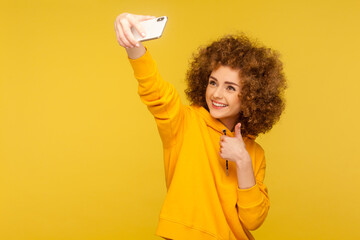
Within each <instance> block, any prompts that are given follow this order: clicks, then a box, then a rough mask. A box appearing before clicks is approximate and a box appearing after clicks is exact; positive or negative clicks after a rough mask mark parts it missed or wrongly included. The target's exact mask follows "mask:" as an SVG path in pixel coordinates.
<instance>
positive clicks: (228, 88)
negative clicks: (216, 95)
mask: <svg viewBox="0 0 360 240" xmlns="http://www.w3.org/2000/svg"><path fill="white" fill-rule="evenodd" d="M226 89H227V90H230V91H236V89H235V88H234V87H233V86H228V87H227V88H226Z"/></svg>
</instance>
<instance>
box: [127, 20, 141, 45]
mask: <svg viewBox="0 0 360 240" xmlns="http://www.w3.org/2000/svg"><path fill="white" fill-rule="evenodd" d="M124 35H125V37H126V39H127V40H128V41H129V42H130V44H131V45H132V46H136V47H138V46H139V43H138V42H137V41H136V40H135V38H134V34H133V33H132V31H131V28H130V25H129V27H127V28H124Z"/></svg>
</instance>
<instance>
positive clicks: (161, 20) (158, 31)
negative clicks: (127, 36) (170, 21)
mask: <svg viewBox="0 0 360 240" xmlns="http://www.w3.org/2000/svg"><path fill="white" fill-rule="evenodd" d="M166 22H167V17H166V16H162V17H158V18H154V19H151V20H147V21H143V22H140V24H141V25H142V27H143V28H144V29H145V34H146V36H145V37H141V35H140V34H139V33H138V32H137V31H136V29H135V28H131V32H132V33H133V35H134V37H135V40H136V41H141V42H142V41H146V40H151V39H156V38H160V37H161V35H162V33H163V31H164V28H165V25H166Z"/></svg>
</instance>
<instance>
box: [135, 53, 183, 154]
mask: <svg viewBox="0 0 360 240" xmlns="http://www.w3.org/2000/svg"><path fill="white" fill-rule="evenodd" d="M129 61H130V64H131V66H132V68H133V70H134V75H135V78H136V79H137V80H138V83H139V84H138V93H139V95H140V98H141V100H142V102H143V103H145V104H146V106H147V107H148V109H149V110H150V112H151V113H152V115H153V116H154V117H155V121H156V123H157V127H158V130H159V133H160V137H161V140H162V143H163V145H164V147H165V148H168V147H171V146H173V145H174V144H175V140H176V137H175V135H176V134H177V133H178V132H179V128H180V127H181V122H182V119H183V115H184V114H183V105H182V103H181V100H180V97H179V94H178V92H177V91H176V90H175V88H174V86H173V85H172V84H170V83H169V82H166V81H164V80H163V79H162V77H161V76H160V74H159V71H158V69H157V66H156V63H155V61H154V60H153V58H152V57H151V55H150V53H149V51H148V50H147V49H146V53H145V54H144V55H143V56H142V57H140V58H138V59H130V58H129Z"/></svg>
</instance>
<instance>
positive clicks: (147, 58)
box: [128, 47, 156, 79]
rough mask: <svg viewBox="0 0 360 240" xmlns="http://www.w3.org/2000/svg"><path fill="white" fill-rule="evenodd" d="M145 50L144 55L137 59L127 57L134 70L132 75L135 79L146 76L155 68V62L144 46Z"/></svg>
mask: <svg viewBox="0 0 360 240" xmlns="http://www.w3.org/2000/svg"><path fill="white" fill-rule="evenodd" d="M145 49H146V52H145V54H144V55H142V56H141V57H139V58H137V59H131V58H128V59H129V62H130V64H131V66H132V68H133V70H134V75H135V77H136V78H137V79H141V78H146V77H149V76H151V75H152V74H153V73H154V72H155V69H156V64H155V61H154V60H153V58H152V57H151V55H150V53H149V51H148V49H147V48H146V47H145Z"/></svg>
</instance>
